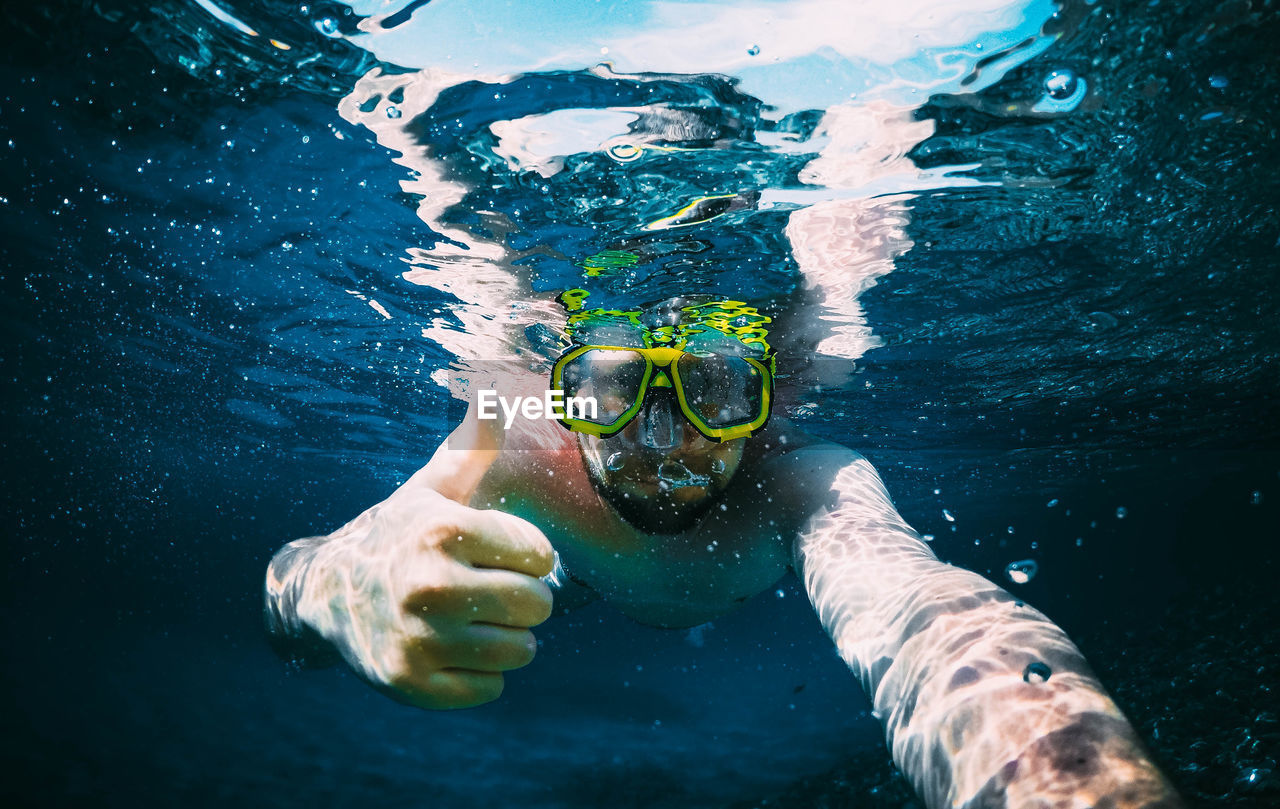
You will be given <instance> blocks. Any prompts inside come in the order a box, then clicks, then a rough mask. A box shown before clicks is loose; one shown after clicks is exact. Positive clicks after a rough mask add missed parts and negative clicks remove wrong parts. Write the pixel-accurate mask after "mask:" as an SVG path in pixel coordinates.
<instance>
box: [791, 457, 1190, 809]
mask: <svg viewBox="0 0 1280 809" xmlns="http://www.w3.org/2000/svg"><path fill="white" fill-rule="evenodd" d="M803 463H805V464H806V465H807V466H808V467H809V468H807V469H802V470H794V472H795V474H796V476H797V477H800V476H803V477H804V478H805V479H807V480H810V481H814V480H815V479H819V480H823V481H824V482H825V481H827V480H829V481H831V494H830V500H829V501H828V502H827V503H826V504H824V506H823V507H822V508H820V509H818V510H817V512H816V514H815V515H814V516H812V517H810V518H809V520H808V522H807V523H806V524H805V526H804V528H803V530H801V532H800V533H799V535H798V536H797V539H796V542H795V548H794V551H795V560H796V570H797V572H798V573H799V574H800V575H801V577H802V579H803V581H804V585H805V590H806V591H807V592H808V594H809V599H810V600H811V601H812V602H813V606H814V608H815V609H816V610H817V612H818V616H819V618H820V619H821V621H822V625H823V626H824V627H825V628H826V630H827V632H828V634H830V636H831V638H832V640H834V641H835V643H836V647H837V648H838V649H839V652H840V656H841V657H842V658H843V659H844V661H845V662H846V663H847V664H848V665H849V667H850V669H852V670H853V672H854V674H855V675H856V676H857V677H858V679H859V680H860V681H861V683H862V686H863V688H864V689H865V690H866V692H867V694H868V695H869V696H870V697H871V700H872V703H873V705H874V707H875V711H876V714H877V715H878V716H879V717H880V719H881V721H882V722H883V723H884V727H885V733H886V736H887V739H888V743H889V749H890V751H891V753H892V755H893V760H894V762H895V763H897V765H898V767H899V768H900V769H901V770H902V771H903V773H904V774H905V775H906V776H907V778H908V780H909V781H910V782H911V783H912V785H913V786H914V787H915V789H916V791H917V792H918V793H919V794H920V795H921V797H922V798H923V799H924V801H925V803H926V804H927V805H928V806H929V807H931V809H936V808H937V807H953V806H982V807H1002V806H1040V805H1044V806H1064V807H1065V806H1075V805H1077V803H1078V802H1080V801H1084V803H1080V804H1079V805H1084V806H1102V805H1108V806H1114V807H1141V806H1145V807H1155V806H1166V807H1172V806H1179V805H1181V804H1180V801H1179V799H1178V797H1177V795H1176V793H1175V792H1174V791H1173V789H1172V787H1170V786H1169V784H1168V783H1167V782H1166V781H1165V780H1164V778H1163V776H1162V775H1161V774H1160V772H1159V771H1158V770H1157V769H1156V767H1155V766H1154V765H1153V764H1152V763H1151V762H1150V761H1149V760H1148V758H1147V755H1146V753H1145V751H1144V750H1143V749H1142V745H1141V743H1140V742H1139V741H1138V738H1137V735H1136V733H1135V732H1134V730H1133V728H1132V727H1131V726H1130V724H1129V722H1128V721H1127V720H1126V719H1125V717H1124V716H1123V715H1122V714H1121V713H1120V710H1119V708H1117V707H1116V705H1115V703H1114V702H1112V700H1111V698H1110V697H1108V696H1107V694H1106V692H1105V691H1104V690H1103V688H1102V685H1101V683H1099V682H1098V680H1097V678H1096V677H1095V676H1094V674H1093V673H1092V671H1090V669H1089V666H1088V664H1087V663H1086V662H1085V660H1084V657H1083V656H1082V655H1081V653H1080V650H1079V649H1077V648H1076V647H1075V645H1074V644H1073V643H1072V642H1071V640H1070V639H1069V638H1068V637H1067V635H1066V633H1064V632H1063V631H1062V630H1061V629H1059V628H1058V627H1057V626H1056V625H1054V624H1053V622H1051V621H1050V620H1049V619H1048V618H1046V617H1045V616H1044V615H1043V614H1042V613H1040V612H1038V611H1037V610H1034V609H1032V608H1031V607H1028V606H1026V605H1025V604H1023V603H1022V602H1020V601H1017V600H1016V599H1014V597H1013V596H1011V595H1009V594H1008V593H1006V592H1005V591H1003V590H1001V589H1000V588H999V587H997V586H996V585H994V584H992V583H991V582H990V581H987V580H986V579H984V578H983V577H981V576H979V575H977V574H976V573H972V572H970V571H967V570H963V569H961V568H957V567H953V566H951V565H948V564H945V563H943V562H940V561H939V560H938V559H937V557H935V556H934V555H933V552H932V551H931V550H930V549H929V547H928V546H927V545H925V543H924V542H923V541H921V539H920V537H919V535H918V534H917V533H916V532H915V531H914V530H912V528H911V527H910V526H909V525H907V524H906V522H904V521H903V520H902V518H901V517H900V516H899V515H898V513H897V510H896V509H895V508H894V507H893V504H892V502H891V501H890V500H889V496H888V494H887V493H886V492H885V488H884V484H883V483H882V482H881V481H880V478H879V476H878V475H877V474H876V471H875V469H874V468H872V466H871V464H870V463H868V462H867V461H866V459H864V458H862V457H860V456H858V455H857V454H856V453H853V452H850V451H847V450H844V451H836V450H834V449H833V450H831V451H823V452H816V453H810V457H809V459H808V460H806V461H803Z"/></svg>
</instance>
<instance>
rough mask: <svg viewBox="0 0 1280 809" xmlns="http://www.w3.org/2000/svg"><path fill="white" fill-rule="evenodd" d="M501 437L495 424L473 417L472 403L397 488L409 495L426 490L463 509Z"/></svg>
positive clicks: (474, 412) (490, 461) (495, 455)
mask: <svg viewBox="0 0 1280 809" xmlns="http://www.w3.org/2000/svg"><path fill="white" fill-rule="evenodd" d="M503 438H504V434H503V432H502V430H501V429H499V427H498V422H497V421H483V422H482V421H481V420H480V419H478V418H477V417H476V406H475V402H472V403H471V405H470V406H469V407H468V408H467V415H466V416H465V417H464V418H463V420H462V423H461V424H459V425H458V426H457V427H456V428H454V430H453V432H452V433H450V434H449V437H448V438H446V439H445V440H444V443H442V444H441V445H440V446H439V447H437V448H436V451H435V454H433V455H432V456H431V460H430V461H428V462H427V465H426V466H424V467H422V469H419V470H418V471H417V472H416V473H415V474H414V475H413V477H411V478H409V480H408V481H407V482H406V483H405V484H404V486H402V487H401V489H404V490H406V491H407V492H409V493H412V492H415V491H418V490H423V489H430V490H432V491H436V492H439V493H440V494H442V495H444V496H445V497H447V498H449V499H450V500H452V501H454V502H455V503H461V504H462V505H464V506H465V505H467V504H468V503H470V502H471V498H472V496H473V495H474V494H475V492H476V489H477V488H479V486H480V481H481V480H483V479H484V476H485V474H487V473H488V471H489V467H491V466H492V465H493V462H494V461H496V460H497V459H498V453H499V451H500V450H501V449H502V444H503Z"/></svg>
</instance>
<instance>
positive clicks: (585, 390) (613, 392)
mask: <svg viewBox="0 0 1280 809" xmlns="http://www.w3.org/2000/svg"><path fill="white" fill-rule="evenodd" d="M644 371H645V361H644V357H643V356H642V355H640V354H639V353H637V352H635V351H620V350H616V349H608V348H593V349H589V350H587V351H584V352H582V353H581V354H579V355H578V356H576V357H574V358H573V359H571V360H568V361H567V362H565V363H564V364H563V365H562V366H561V368H560V383H561V385H562V386H563V389H564V395H565V399H566V402H567V400H568V399H570V398H594V399H595V400H596V413H595V416H594V417H593V416H592V414H591V410H590V409H589V408H588V409H586V411H585V413H581V412H578V411H575V413H574V416H575V418H578V419H581V420H582V421H588V422H591V423H592V424H598V425H600V426H601V427H611V426H613V425H614V424H616V423H617V422H618V421H619V420H620V419H621V418H622V417H623V416H624V415H625V414H626V412H627V410H628V409H630V408H631V406H632V405H634V404H635V403H636V398H637V397H638V396H639V395H640V384H641V383H642V382H643V381H644Z"/></svg>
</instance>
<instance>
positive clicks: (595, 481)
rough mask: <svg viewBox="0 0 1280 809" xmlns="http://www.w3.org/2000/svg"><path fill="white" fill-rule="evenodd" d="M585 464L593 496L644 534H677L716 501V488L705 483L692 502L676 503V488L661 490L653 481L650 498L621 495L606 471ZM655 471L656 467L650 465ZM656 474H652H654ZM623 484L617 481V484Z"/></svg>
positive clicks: (590, 462)
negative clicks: (704, 490)
mask: <svg viewBox="0 0 1280 809" xmlns="http://www.w3.org/2000/svg"><path fill="white" fill-rule="evenodd" d="M584 460H585V461H586V464H585V465H586V468H587V477H588V479H590V481H591V486H592V488H594V489H595V490H596V494H598V495H600V498H601V499H602V500H604V501H605V502H606V503H608V504H609V505H610V506H611V507H612V508H613V510H614V511H616V512H617V513H618V516H620V517H622V519H623V520H624V521H626V522H627V523H628V524H630V525H631V526H633V527H635V528H638V529H639V530H641V531H644V532H645V533H647V534H679V533H682V532H684V531H687V530H689V529H690V528H692V527H694V526H695V525H697V524H698V522H699V521H700V520H701V519H702V518H703V517H704V516H706V514H707V512H709V511H710V510H711V508H712V507H713V506H714V505H715V504H716V502H717V501H719V499H720V494H721V491H720V487H718V486H716V485H715V484H714V483H711V482H708V483H707V486H706V493H705V494H704V495H702V496H701V497H698V498H697V499H694V500H689V501H683V502H682V501H681V500H679V499H677V497H676V492H677V491H679V488H678V487H676V488H672V487H668V488H664V487H663V486H662V484H661V481H659V480H657V479H656V478H655V485H657V486H658V491H657V492H656V493H652V494H648V493H646V494H638V493H631V494H630V496H628V493H627V492H624V491H622V489H621V488H620V486H619V485H616V484H613V483H610V482H609V481H608V480H607V479H606V478H605V475H606V471H605V470H604V469H601V468H600V467H599V464H598V462H597V461H595V460H594V459H592V458H584ZM651 465H652V466H653V468H655V469H657V468H658V465H656V464H651ZM655 474H656V473H655ZM621 482H623V481H620V483H621Z"/></svg>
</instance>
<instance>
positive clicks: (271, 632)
mask: <svg viewBox="0 0 1280 809" xmlns="http://www.w3.org/2000/svg"><path fill="white" fill-rule="evenodd" d="M327 539H328V538H327V537H308V538H306V539H299V540H296V541H294V542H290V543H289V544H288V545H286V546H284V547H283V548H281V549H280V550H279V551H278V552H277V553H276V555H275V556H274V557H272V559H271V562H270V564H269V565H268V567H267V576H266V582H265V587H264V605H263V606H264V610H263V617H264V620H265V623H266V629H267V636H268V640H269V642H270V644H271V647H272V648H273V649H274V650H275V652H276V653H277V654H278V655H280V656H281V657H282V658H284V659H286V660H290V661H292V662H296V663H299V664H302V665H307V666H323V665H329V664H331V663H334V662H337V660H338V659H339V656H338V654H337V652H336V650H335V649H334V648H333V646H332V645H331V644H330V643H328V642H327V641H326V640H325V638H324V636H323V635H322V634H321V632H320V631H318V629H317V628H316V627H314V626H313V625H312V624H311V623H310V622H308V621H307V620H306V618H305V612H306V611H307V610H306V609H305V605H306V600H307V593H308V587H307V584H308V576H309V574H310V573H311V572H312V570H313V567H314V564H315V562H316V559H317V557H318V556H319V554H320V553H321V551H322V549H324V547H325V545H326V544H327Z"/></svg>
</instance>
